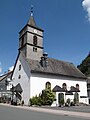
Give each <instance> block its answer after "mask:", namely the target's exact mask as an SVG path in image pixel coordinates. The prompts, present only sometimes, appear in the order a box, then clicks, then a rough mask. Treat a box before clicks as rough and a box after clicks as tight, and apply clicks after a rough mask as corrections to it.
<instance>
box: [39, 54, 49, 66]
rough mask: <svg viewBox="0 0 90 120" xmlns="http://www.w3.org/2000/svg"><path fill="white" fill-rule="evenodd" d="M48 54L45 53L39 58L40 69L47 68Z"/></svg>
mask: <svg viewBox="0 0 90 120" xmlns="http://www.w3.org/2000/svg"><path fill="white" fill-rule="evenodd" d="M47 58H48V54H47V53H43V56H42V57H41V60H40V63H41V66H42V67H47V66H48V60H47Z"/></svg>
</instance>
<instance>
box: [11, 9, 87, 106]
mask: <svg viewBox="0 0 90 120" xmlns="http://www.w3.org/2000/svg"><path fill="white" fill-rule="evenodd" d="M43 32H44V31H43V30H42V29H41V28H39V27H37V26H36V23H35V20H34V17H33V12H32V11H31V16H30V19H29V20H28V22H27V24H26V25H25V26H24V28H23V29H22V30H21V31H20V32H19V53H18V56H17V59H16V62H15V65H14V70H13V74H12V81H13V85H14V86H16V85H17V84H19V85H20V87H21V88H22V93H21V96H22V100H24V102H25V104H26V105H28V104H29V99H30V98H32V97H33V96H35V95H39V94H40V93H41V92H42V90H43V89H45V88H46V87H48V86H50V87H51V90H53V91H54V92H55V93H56V101H55V102H54V105H55V106H56V105H59V99H60V95H61V94H63V95H64V100H65V101H66V100H67V99H68V98H70V99H71V101H73V99H74V95H75V93H76V94H77V95H78V99H79V102H83V103H86V104H88V98H87V81H86V79H87V78H86V77H85V75H84V74H83V73H81V72H80V71H79V70H78V69H77V68H76V67H75V66H74V65H73V64H72V63H69V62H64V61H61V60H56V59H53V58H48V56H47V54H46V53H44V48H43Z"/></svg>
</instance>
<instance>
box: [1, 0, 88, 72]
mask: <svg viewBox="0 0 90 120" xmlns="http://www.w3.org/2000/svg"><path fill="white" fill-rule="evenodd" d="M88 1H89V2H90V0H1V1H0V68H1V69H2V70H1V69H0V71H2V72H1V73H4V72H5V71H7V70H8V69H9V67H11V66H13V65H14V63H15V60H16V57H17V55H18V41H19V39H18V36H19V34H18V33H19V31H20V30H21V29H22V28H23V27H24V25H25V24H26V23H27V21H28V19H29V17H30V8H31V7H30V6H31V5H32V4H33V5H34V18H35V21H36V24H37V26H38V27H41V28H42V29H44V49H45V51H46V52H47V53H48V55H49V57H52V58H56V59H59V60H64V61H68V62H72V63H74V64H75V65H78V64H80V63H81V62H82V60H83V59H84V58H85V57H86V56H87V55H88V53H89V51H90V19H89V17H90V16H89V12H90V11H88V8H89V7H90V6H89V2H88ZM82 2H83V5H82ZM89 10H90V9H89Z"/></svg>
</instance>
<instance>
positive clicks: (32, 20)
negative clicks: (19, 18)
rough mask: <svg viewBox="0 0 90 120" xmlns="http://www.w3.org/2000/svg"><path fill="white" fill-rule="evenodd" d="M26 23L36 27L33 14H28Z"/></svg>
mask: <svg viewBox="0 0 90 120" xmlns="http://www.w3.org/2000/svg"><path fill="white" fill-rule="evenodd" d="M28 24H29V25H32V26H35V27H36V23H35V20H34V17H33V16H30V19H29V20H28Z"/></svg>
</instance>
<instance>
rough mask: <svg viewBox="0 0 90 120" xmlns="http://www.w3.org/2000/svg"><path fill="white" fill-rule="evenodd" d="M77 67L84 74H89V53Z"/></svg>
mask: <svg viewBox="0 0 90 120" xmlns="http://www.w3.org/2000/svg"><path fill="white" fill-rule="evenodd" d="M77 68H78V69H79V70H80V71H81V72H82V73H83V74H85V75H86V76H90V53H89V54H88V56H87V57H86V58H85V59H84V60H83V61H82V63H81V64H80V65H78V66H77Z"/></svg>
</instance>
